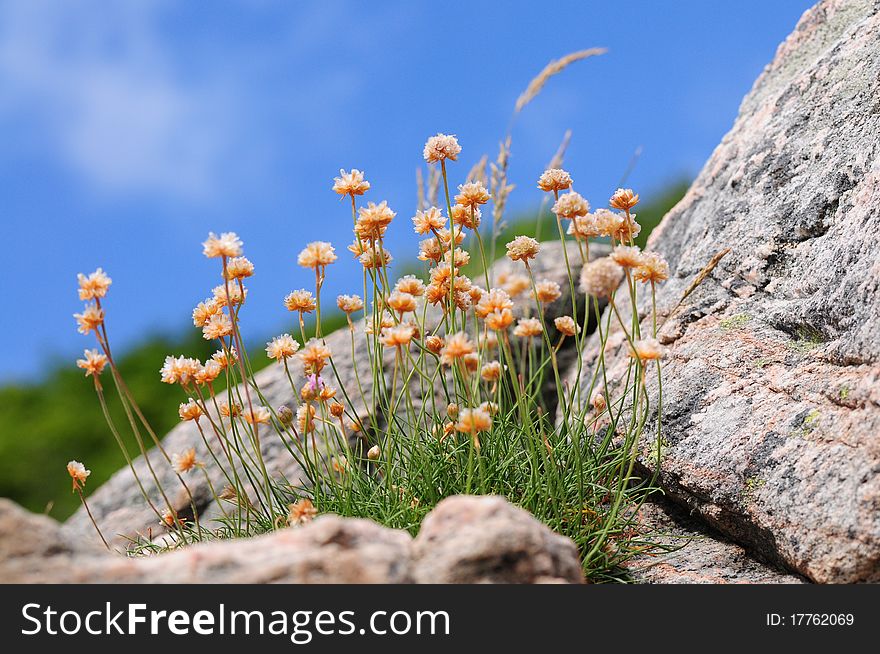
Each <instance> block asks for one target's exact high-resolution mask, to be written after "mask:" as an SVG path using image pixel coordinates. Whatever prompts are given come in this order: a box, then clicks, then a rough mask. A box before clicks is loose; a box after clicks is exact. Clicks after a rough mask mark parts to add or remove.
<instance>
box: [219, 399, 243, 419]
mask: <svg viewBox="0 0 880 654" xmlns="http://www.w3.org/2000/svg"><path fill="white" fill-rule="evenodd" d="M220 415H221V416H223V417H224V418H235V417H236V416H240V415H241V407H240V406H239V405H238V404H237V403H235V402H233V403H232V404H229V402H227V401H226V400H221V401H220Z"/></svg>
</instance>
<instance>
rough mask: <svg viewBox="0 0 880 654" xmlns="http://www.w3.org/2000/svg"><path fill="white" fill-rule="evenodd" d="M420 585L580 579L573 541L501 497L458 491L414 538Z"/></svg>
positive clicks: (434, 513)
mask: <svg viewBox="0 0 880 654" xmlns="http://www.w3.org/2000/svg"><path fill="white" fill-rule="evenodd" d="M414 558H415V566H414V574H415V579H416V581H417V582H420V583H447V584H461V583H535V582H545V581H562V582H567V583H581V582H582V581H583V571H582V570H581V565H580V561H579V558H578V551H577V547H576V546H575V544H574V543H573V542H572V541H571V540H570V539H569V538H566V537H564V536H560V535H559V534H556V533H554V532H553V531H551V530H550V529H549V528H548V527H546V526H544V525H543V524H541V523H540V522H538V521H536V520H535V518H533V517H532V516H531V515H530V514H529V513H528V512H527V511H524V510H523V509H519V508H517V507H515V506H512V505H510V504H508V503H507V502H506V501H505V500H504V498H502V497H474V496H468V495H458V496H455V497H447V498H446V499H445V500H443V501H441V502H440V503H439V504H437V506H436V507H435V508H434V510H433V511H431V513H429V514H428V515H427V516H426V517H425V519H424V521H422V526H421V529H420V530H419V535H418V536H417V537H416V539H415V542H414Z"/></svg>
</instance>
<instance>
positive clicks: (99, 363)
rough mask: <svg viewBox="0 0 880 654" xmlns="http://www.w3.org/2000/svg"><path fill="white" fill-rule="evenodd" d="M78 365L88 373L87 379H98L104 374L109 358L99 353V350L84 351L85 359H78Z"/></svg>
mask: <svg viewBox="0 0 880 654" xmlns="http://www.w3.org/2000/svg"><path fill="white" fill-rule="evenodd" d="M76 365H77V367H79V368H82V369H83V370H85V371H86V377H95V378H97V377H98V376H99V375H100V374H101V373H102V372H104V366H106V365H107V357H106V356H104V355H103V354H101V353H100V352H98V350H84V351H83V358H82V359H77V360H76Z"/></svg>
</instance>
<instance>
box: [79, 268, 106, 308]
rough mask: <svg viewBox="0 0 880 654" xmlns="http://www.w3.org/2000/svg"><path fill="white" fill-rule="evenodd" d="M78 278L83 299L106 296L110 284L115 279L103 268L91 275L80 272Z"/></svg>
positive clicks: (96, 298) (80, 297) (81, 298)
mask: <svg viewBox="0 0 880 654" xmlns="http://www.w3.org/2000/svg"><path fill="white" fill-rule="evenodd" d="M76 280H77V283H78V284H79V299H80V300H83V301H86V300H98V299H100V298H102V297H104V296H105V295H107V289H109V288H110V284H112V283H113V280H112V279H110V278H109V277H108V276H107V273H105V272H104V271H103V270H102V269H101V268H98V269H97V270H96V271H95V272H93V273H92V274H90V275H83V274H82V273H79V274H78V275H77V276H76Z"/></svg>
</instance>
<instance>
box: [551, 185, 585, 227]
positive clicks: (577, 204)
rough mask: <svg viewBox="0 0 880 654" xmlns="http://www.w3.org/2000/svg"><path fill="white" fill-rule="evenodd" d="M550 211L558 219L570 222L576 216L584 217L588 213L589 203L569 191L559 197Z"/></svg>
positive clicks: (577, 194)
mask: <svg viewBox="0 0 880 654" xmlns="http://www.w3.org/2000/svg"><path fill="white" fill-rule="evenodd" d="M552 211H553V213H555V214H556V215H557V216H559V217H560V218H566V219H567V220H572V219H574V218H576V217H577V216H586V215H587V214H588V213H589V212H590V203H589V202H587V201H586V200H585V199H584V198H583V197H582V196H581V194H580V193H575V192H574V191H569V192H568V193H565V194H563V195H560V196H559V199H558V200H557V201H556V204H554V205H553V209H552Z"/></svg>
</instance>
